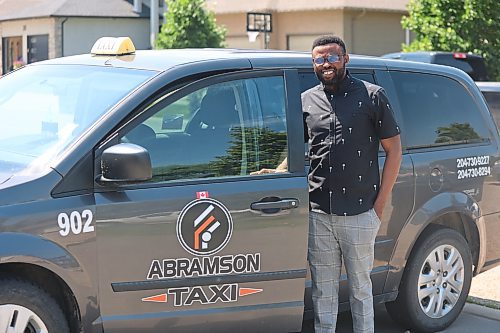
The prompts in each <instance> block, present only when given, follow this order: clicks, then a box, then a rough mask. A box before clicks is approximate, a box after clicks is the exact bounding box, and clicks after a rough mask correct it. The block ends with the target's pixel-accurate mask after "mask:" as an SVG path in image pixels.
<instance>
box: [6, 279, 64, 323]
mask: <svg viewBox="0 0 500 333" xmlns="http://www.w3.org/2000/svg"><path fill="white" fill-rule="evenodd" d="M0 332H22V333H52V332H54V333H59V332H60V333H68V332H69V328H68V322H67V320H66V318H65V316H64V314H63V312H62V310H61V308H60V307H59V305H58V304H57V302H56V301H55V300H54V299H53V298H52V297H51V296H50V295H49V294H48V293H47V292H45V291H44V290H42V289H40V288H39V287H37V286H35V285H33V284H31V283H29V282H27V281H22V280H17V279H12V278H0Z"/></svg>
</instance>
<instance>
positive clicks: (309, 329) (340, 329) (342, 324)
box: [302, 303, 500, 333]
mask: <svg viewBox="0 0 500 333" xmlns="http://www.w3.org/2000/svg"><path fill="white" fill-rule="evenodd" d="M375 332H376V333H403V332H407V330H406V329H405V328H404V327H400V326H398V325H397V324H396V323H395V322H393V321H392V319H391V318H390V317H389V314H388V313H387V311H386V310H385V306H384V305H383V304H380V305H377V306H375ZM442 332H446V333H470V332H477V333H498V332H500V310H494V309H490V308H488V307H485V306H480V305H476V304H471V303H466V304H465V307H464V309H463V311H462V313H461V314H460V316H459V317H458V318H457V320H456V321H455V322H454V323H453V324H452V325H451V326H450V327H448V328H447V329H446V330H444V331H442ZM302 333H314V329H313V322H312V320H308V321H306V322H304V325H303V328H302ZM336 333H352V320H351V313H350V312H343V313H341V314H339V317H338V322H337V331H336Z"/></svg>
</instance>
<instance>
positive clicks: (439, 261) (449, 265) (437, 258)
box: [417, 244, 465, 318]
mask: <svg viewBox="0 0 500 333" xmlns="http://www.w3.org/2000/svg"><path fill="white" fill-rule="evenodd" d="M464 271H465V270H464V261H463V259H462V255H461V254H460V252H459V251H458V250H457V248H455V247H454V246H452V245H448V244H446V245H440V246H438V247H436V248H435V249H434V250H432V251H431V252H430V253H429V255H428V256H427V258H425V260H424V263H423V264H422V267H421V269H420V274H419V276H418V286H417V288H418V301H419V304H420V308H421V309H422V311H423V312H424V313H425V314H426V315H427V316H428V317H430V318H442V317H444V316H446V315H447V314H448V313H449V312H450V311H451V310H452V309H453V308H454V307H455V305H456V304H457V302H458V300H459V298H460V295H461V294H462V289H463V286H464Z"/></svg>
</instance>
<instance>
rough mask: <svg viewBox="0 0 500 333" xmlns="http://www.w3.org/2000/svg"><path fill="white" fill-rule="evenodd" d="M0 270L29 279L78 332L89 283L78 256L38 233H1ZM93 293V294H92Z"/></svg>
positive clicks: (90, 296) (12, 275) (84, 308)
mask: <svg viewBox="0 0 500 333" xmlns="http://www.w3.org/2000/svg"><path fill="white" fill-rule="evenodd" d="M0 244H2V246H0V274H2V275H4V276H9V277H14V278H18V279H22V280H25V281H28V282H32V283H34V284H36V285H38V286H40V287H41V288H42V289H44V290H45V291H46V292H48V293H49V294H50V295H51V296H52V297H54V299H55V300H56V301H57V303H58V304H59V305H60V306H61V309H63V312H64V313H65V315H66V316H67V319H68V321H69V325H70V327H71V332H72V333H73V332H80V331H81V326H82V325H83V322H82V316H83V314H82V311H83V312H86V311H87V310H88V309H87V305H86V303H88V300H89V299H95V301H96V302H97V296H96V295H94V294H95V292H94V293H92V292H91V290H92V289H94V288H92V283H91V280H90V277H89V276H88V274H87V272H86V271H85V269H84V268H83V267H82V266H81V265H80V263H79V262H78V260H77V259H76V258H75V257H74V256H73V255H71V253H69V252H68V251H67V250H66V249H65V248H64V247H62V246H61V245H59V244H57V243H55V242H53V241H51V240H49V239H46V238H43V237H41V236H38V235H32V234H25V233H14V232H4V233H0ZM92 296H94V297H92Z"/></svg>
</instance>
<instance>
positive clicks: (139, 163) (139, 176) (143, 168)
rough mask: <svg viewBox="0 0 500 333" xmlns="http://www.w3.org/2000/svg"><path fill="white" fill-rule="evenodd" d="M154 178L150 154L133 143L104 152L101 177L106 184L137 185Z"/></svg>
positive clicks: (113, 147)
mask: <svg viewBox="0 0 500 333" xmlns="http://www.w3.org/2000/svg"><path fill="white" fill-rule="evenodd" d="M152 177H153V170H152V167H151V158H150V156H149V152H148V151H147V150H146V149H145V148H143V147H141V146H138V145H135V144H132V143H120V144H117V145H114V146H111V147H109V148H106V149H105V150H104V151H103V152H102V156H101V177H100V181H101V182H104V183H137V182H144V181H147V180H150V179H151V178H152Z"/></svg>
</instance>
